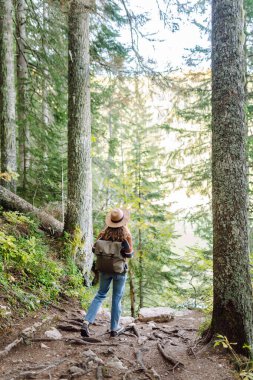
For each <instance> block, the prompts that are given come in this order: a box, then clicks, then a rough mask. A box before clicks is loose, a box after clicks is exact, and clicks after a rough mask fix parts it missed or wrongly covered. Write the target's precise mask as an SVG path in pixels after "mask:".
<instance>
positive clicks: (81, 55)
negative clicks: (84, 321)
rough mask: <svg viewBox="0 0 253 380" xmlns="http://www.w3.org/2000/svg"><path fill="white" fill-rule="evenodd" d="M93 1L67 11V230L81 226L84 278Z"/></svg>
mask: <svg viewBox="0 0 253 380" xmlns="http://www.w3.org/2000/svg"><path fill="white" fill-rule="evenodd" d="M94 5H95V1H92V0H73V1H72V2H71V5H70V10H69V73H68V87H69V100H68V202H67V215H66V221H65V229H66V231H68V232H70V233H73V232H74V231H75V229H76V228H80V230H81V234H82V239H83V242H84V249H83V251H82V252H79V258H78V260H79V261H81V263H82V266H83V273H84V276H85V277H86V280H87V278H88V276H89V273H90V269H91V266H92V257H93V256H92V240H93V237H92V182H91V181H92V178H91V117H90V84H89V80H90V77H89V13H90V12H91V10H92V7H94Z"/></svg>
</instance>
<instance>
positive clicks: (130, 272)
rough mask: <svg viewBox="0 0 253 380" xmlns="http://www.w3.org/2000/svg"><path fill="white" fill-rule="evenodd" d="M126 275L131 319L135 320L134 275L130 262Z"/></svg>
mask: <svg viewBox="0 0 253 380" xmlns="http://www.w3.org/2000/svg"><path fill="white" fill-rule="evenodd" d="M128 275H129V286H130V304H131V317H134V318H135V285H134V274H133V269H132V264H131V261H130V262H129V271H128Z"/></svg>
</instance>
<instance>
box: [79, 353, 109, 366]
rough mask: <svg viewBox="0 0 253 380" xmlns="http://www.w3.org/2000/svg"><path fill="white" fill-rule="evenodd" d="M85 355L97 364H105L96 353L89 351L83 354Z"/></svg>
mask: <svg viewBox="0 0 253 380" xmlns="http://www.w3.org/2000/svg"><path fill="white" fill-rule="evenodd" d="M83 355H84V356H86V357H87V358H90V359H91V361H92V362H95V363H97V364H104V362H103V360H102V359H100V358H99V357H98V356H97V355H96V354H95V352H93V351H92V350H87V351H84V352H83Z"/></svg>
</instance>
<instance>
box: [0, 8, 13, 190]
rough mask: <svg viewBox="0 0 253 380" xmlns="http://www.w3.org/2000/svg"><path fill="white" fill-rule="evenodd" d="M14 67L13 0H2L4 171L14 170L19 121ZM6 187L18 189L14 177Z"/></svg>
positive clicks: (0, 96) (0, 81)
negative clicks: (16, 119)
mask: <svg viewBox="0 0 253 380" xmlns="http://www.w3.org/2000/svg"><path fill="white" fill-rule="evenodd" d="M15 106H16V94H15V69H14V44H13V2H12V0H1V1H0V126H1V172H2V173H13V172H14V173H15V172H16V170H17V164H16V124H15ZM2 185H3V186H4V187H6V188H9V189H12V190H13V191H15V190H16V183H15V179H14V178H13V177H12V180H11V181H10V182H6V181H2Z"/></svg>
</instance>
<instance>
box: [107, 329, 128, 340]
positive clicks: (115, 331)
mask: <svg viewBox="0 0 253 380" xmlns="http://www.w3.org/2000/svg"><path fill="white" fill-rule="evenodd" d="M124 331H125V329H124V327H120V328H119V329H117V330H114V331H111V332H110V336H111V338H115V337H116V336H118V335H120V334H122V333H123V332H124Z"/></svg>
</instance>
